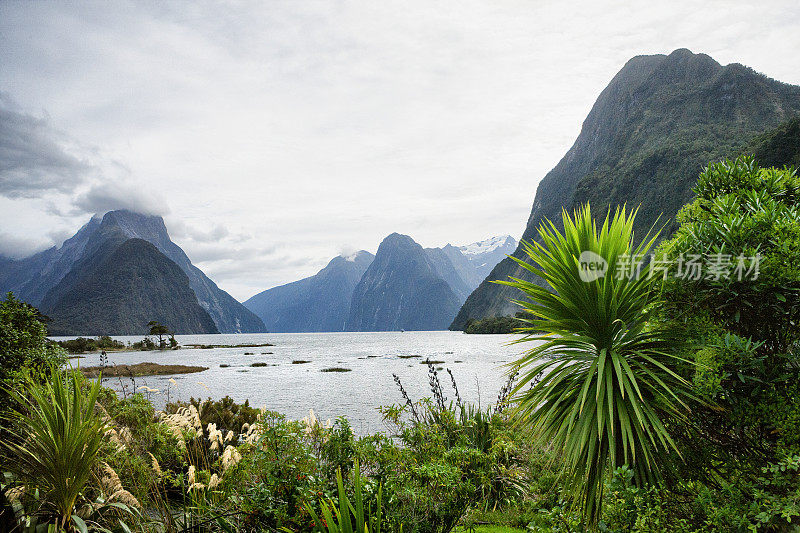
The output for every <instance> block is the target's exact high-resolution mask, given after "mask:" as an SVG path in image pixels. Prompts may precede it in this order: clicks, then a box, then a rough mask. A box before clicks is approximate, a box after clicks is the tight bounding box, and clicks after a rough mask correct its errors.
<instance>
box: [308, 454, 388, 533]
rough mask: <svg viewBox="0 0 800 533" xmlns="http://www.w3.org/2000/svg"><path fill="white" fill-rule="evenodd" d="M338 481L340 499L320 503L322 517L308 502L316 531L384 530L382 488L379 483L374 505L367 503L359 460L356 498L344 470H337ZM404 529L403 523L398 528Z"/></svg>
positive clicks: (375, 532)
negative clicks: (349, 491) (347, 487)
mask: <svg viewBox="0 0 800 533" xmlns="http://www.w3.org/2000/svg"><path fill="white" fill-rule="evenodd" d="M336 485H337V488H338V489H339V501H338V503H337V502H335V501H334V500H328V501H327V502H321V503H320V509H321V514H322V517H323V519H320V518H319V516H318V515H317V512H316V511H315V510H314V507H313V506H311V505H309V504H306V510H307V511H308V514H310V515H311V516H312V517H313V518H314V524H315V531H318V532H320V533H380V531H381V522H382V519H383V518H382V515H381V503H382V492H383V489H382V488H381V487H378V494H377V496H376V505H375V509H373V508H372V506H371V505H370V504H369V503H367V505H366V507H365V505H364V496H363V491H362V485H363V481H362V479H361V468H360V467H359V464H358V461H356V464H355V468H354V469H353V499H352V502H351V500H350V498H348V496H347V492H346V491H345V488H344V482H343V481H342V470H341V469H339V470H337V471H336ZM398 531H400V532H402V531H403V526H402V525H400V528H399V530H398Z"/></svg>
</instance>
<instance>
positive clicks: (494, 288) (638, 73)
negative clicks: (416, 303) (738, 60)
mask: <svg viewBox="0 0 800 533" xmlns="http://www.w3.org/2000/svg"><path fill="white" fill-rule="evenodd" d="M798 111H800V87H796V86H792V85H786V84H783V83H780V82H778V81H775V80H772V79H769V78H767V77H765V76H763V75H761V74H758V73H756V72H754V71H752V70H751V69H749V68H747V67H744V66H742V65H739V64H731V65H727V66H724V67H723V66H721V65H720V64H719V63H717V62H716V61H714V60H713V59H712V58H710V57H709V56H707V55H704V54H693V53H691V52H690V51H689V50H685V49H682V50H676V51H675V52H673V53H671V54H670V55H668V56H664V55H653V56H637V57H634V58H633V59H631V60H630V61H628V63H627V64H626V65H625V66H624V67H623V68H622V70H620V72H619V73H618V74H617V75H616V76H615V77H614V78H613V79H612V80H611V83H610V84H609V85H608V87H606V88H605V89H604V90H603V92H602V93H601V94H600V96H599V97H598V99H597V101H596V102H595V104H594V106H593V107H592V110H591V112H590V113H589V115H588V116H587V117H586V120H585V122H584V123H583V127H582V129H581V133H580V135H579V136H578V138H577V140H576V141H575V144H573V146H572V148H570V150H569V151H568V152H567V154H566V155H565V156H564V157H563V159H562V160H561V161H560V162H559V163H558V164H557V165H556V166H555V168H553V170H551V171H550V172H549V173H548V174H547V175H546V176H545V177H544V179H542V181H541V183H540V184H539V187H538V188H537V191H536V197H535V199H534V202H533V208H532V210H531V214H530V217H529V218H528V223H527V226H526V228H525V232H524V234H523V240H529V239H533V238H535V237H536V236H537V229H538V227H539V225H540V224H541V223H542V222H543V221H544V220H545V219H550V220H552V221H554V222H556V223H560V217H561V210H562V209H568V210H570V209H572V208H574V207H576V206H578V205H580V203H582V202H585V201H589V202H591V203H592V204H593V206H594V207H595V208H596V209H598V210H602V209H604V208H605V207H606V206H612V207H613V206H616V205H620V204H624V203H627V204H628V205H629V206H639V205H641V209H640V211H639V216H638V217H637V227H636V230H637V234H638V235H643V233H644V232H645V231H646V230H647V229H648V228H650V227H651V226H652V225H653V224H654V223H655V221H656V220H657V219H658V217H659V216H661V219H660V220H661V223H667V227H666V228H665V230H666V231H667V232H669V231H671V230H672V229H674V228H673V225H672V224H673V222H672V217H674V215H675V213H676V212H677V211H678V209H679V208H680V207H681V206H682V205H683V204H684V203H686V202H687V201H688V200H689V199H690V198H691V188H692V186H693V185H694V183H695V181H696V179H697V175H698V173H699V171H700V170H701V169H702V168H703V166H704V165H706V164H707V163H708V162H709V161H711V160H714V159H719V158H722V157H725V156H730V155H735V154H736V153H738V151H740V150H741V149H742V148H743V147H744V146H745V145H746V143H747V142H748V141H749V140H750V139H751V138H752V137H753V136H755V135H757V134H760V133H763V132H765V131H767V130H769V129H771V128H774V127H776V126H777V125H778V124H779V123H780V122H782V121H785V120H787V119H789V118H790V117H792V116H794V115H795V114H797V113H798ZM514 255H515V256H516V257H523V255H524V254H523V252H522V250H521V249H520V248H519V247H518V248H517V250H516V251H515V252H514ZM508 276H518V277H519V276H525V274H523V271H522V269H520V268H518V267H517V266H516V264H515V263H514V262H513V261H512V260H511V259H505V260H503V261H502V262H501V263H499V264H498V265H497V266H496V267H495V268H494V269H493V270H492V271H491V273H490V274H489V276H488V277H487V279H486V280H485V281H484V282H483V283H481V285H480V286H479V287H478V288H477V289H476V290H475V292H473V293H472V294H471V295H470V296H469V298H468V299H467V301H466V302H465V303H464V305H463V306H462V308H461V310H460V311H459V313H458V316H457V317H456V319H455V320H454V321H453V324H452V326H451V327H452V328H453V329H461V328H463V326H464V323H465V322H466V321H467V319H469V318H483V317H488V316H500V315H510V314H513V313H514V311H515V306H514V305H513V304H512V303H510V299H511V298H514V297H516V295H515V294H514V290H513V289H511V288H509V287H504V286H499V285H496V284H492V283H490V282H489V281H490V280H497V279H501V280H502V279H507V278H508Z"/></svg>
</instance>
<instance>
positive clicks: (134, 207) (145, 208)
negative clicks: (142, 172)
mask: <svg viewBox="0 0 800 533" xmlns="http://www.w3.org/2000/svg"><path fill="white" fill-rule="evenodd" d="M73 205H74V206H75V208H76V209H77V210H79V211H82V212H85V213H105V212H107V211H114V210H116V209H128V210H130V211H135V212H137V213H143V214H145V215H160V216H163V215H165V214H167V213H169V208H168V207H167V202H166V200H165V199H164V198H163V197H162V196H161V194H160V193H159V192H157V191H147V190H146V189H143V188H142V187H141V186H137V185H135V184H132V183H119V182H116V183H109V182H104V183H98V184H95V185H93V186H91V187H90V188H89V190H88V191H86V192H85V193H83V194H80V195H78V196H77V197H76V198H75V199H74V201H73Z"/></svg>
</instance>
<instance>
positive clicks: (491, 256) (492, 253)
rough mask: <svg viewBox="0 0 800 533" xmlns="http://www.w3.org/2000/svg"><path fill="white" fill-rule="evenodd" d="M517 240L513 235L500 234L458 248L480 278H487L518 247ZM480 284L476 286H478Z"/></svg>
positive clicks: (481, 279)
mask: <svg viewBox="0 0 800 533" xmlns="http://www.w3.org/2000/svg"><path fill="white" fill-rule="evenodd" d="M517 244H518V243H517V241H516V240H515V239H514V237H512V236H511V235H499V236H496V237H490V238H488V239H486V240H483V241H478V242H473V243H472V244H468V245H466V246H459V247H458V250H459V251H460V252H461V254H462V255H463V256H464V257H466V258H467V259H468V260H469V262H470V263H471V264H472V266H473V268H474V269H475V270H476V271H477V273H478V276H479V277H480V280H478V284H479V283H480V282H481V281H483V280H484V279H486V276H488V275H489V273H490V272H491V271H492V269H493V268H494V267H495V265H497V263H499V262H500V261H502V260H503V259H505V258H506V256H508V255H510V254H512V253H514V250H516V249H517ZM478 284H476V285H475V286H476V287H477V286H478Z"/></svg>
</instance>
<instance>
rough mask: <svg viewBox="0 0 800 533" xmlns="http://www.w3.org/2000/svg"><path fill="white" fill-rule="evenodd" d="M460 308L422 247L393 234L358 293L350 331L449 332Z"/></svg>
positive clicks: (382, 247) (353, 304)
mask: <svg viewBox="0 0 800 533" xmlns="http://www.w3.org/2000/svg"><path fill="white" fill-rule="evenodd" d="M459 305H460V300H459V298H458V296H457V295H456V294H455V292H454V291H453V289H451V288H450V285H449V284H448V283H447V281H445V280H444V279H443V278H442V277H441V276H440V274H439V273H438V271H437V268H436V266H435V265H434V263H433V261H431V259H430V258H429V257H428V254H427V253H426V252H425V250H424V249H423V248H422V246H420V245H419V244H417V243H416V242H414V241H413V240H412V239H411V237H408V236H406V235H400V234H398V233H392V234H391V235H389V236H388V237H386V238H385V239H384V240H383V242H381V244H380V246H379V247H378V253H377V254H375V259H374V260H373V261H372V264H371V265H370V266H369V268H368V269H367V271H366V272H365V273H364V276H363V277H362V278H361V281H359V282H358V285H356V287H355V289H354V291H353V299H352V303H351V304H350V316H349V318H348V320H347V330H349V331H393V330H401V329H405V330H438V329H446V328H447V325H448V324H449V323H450V322H451V321H452V319H453V317H454V316H455V314H456V312H458V308H459Z"/></svg>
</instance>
